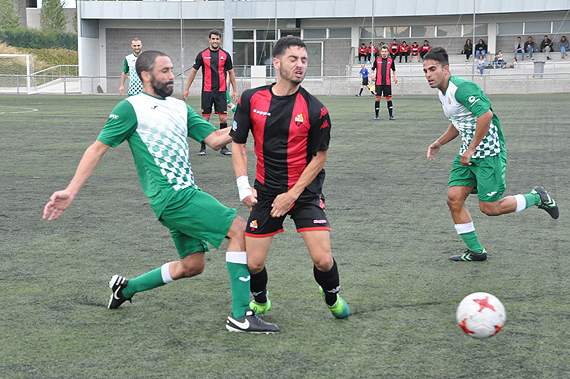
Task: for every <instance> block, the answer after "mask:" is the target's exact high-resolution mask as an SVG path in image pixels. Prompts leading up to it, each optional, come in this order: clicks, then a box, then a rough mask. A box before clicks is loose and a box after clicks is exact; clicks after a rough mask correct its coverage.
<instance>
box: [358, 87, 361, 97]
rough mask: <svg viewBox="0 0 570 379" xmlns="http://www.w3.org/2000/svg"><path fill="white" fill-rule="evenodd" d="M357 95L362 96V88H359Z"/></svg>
mask: <svg viewBox="0 0 570 379" xmlns="http://www.w3.org/2000/svg"><path fill="white" fill-rule="evenodd" d="M358 94H359V95H362V87H360V92H359V93H358Z"/></svg>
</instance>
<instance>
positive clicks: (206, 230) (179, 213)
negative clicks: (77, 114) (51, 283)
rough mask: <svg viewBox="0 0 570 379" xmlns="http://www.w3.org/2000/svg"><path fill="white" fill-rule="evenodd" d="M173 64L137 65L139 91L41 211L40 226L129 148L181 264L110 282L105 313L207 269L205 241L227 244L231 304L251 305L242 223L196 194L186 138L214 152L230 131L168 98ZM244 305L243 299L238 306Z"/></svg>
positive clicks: (243, 316) (241, 313) (258, 327)
mask: <svg viewBox="0 0 570 379" xmlns="http://www.w3.org/2000/svg"><path fill="white" fill-rule="evenodd" d="M172 68H173V66H172V62H171V61H170V58H168V57H167V56H166V55H165V54H163V53H160V52H158V51H146V52H144V53H142V54H141V55H140V56H139V57H138V59H137V63H136V70H137V74H138V75H139V77H140V78H141V80H142V83H143V92H142V93H140V94H138V95H135V96H130V97H128V98H127V99H126V100H123V101H121V102H120V103H119V104H118V105H117V106H116V107H115V109H113V111H112V113H111V115H110V116H109V119H108V121H107V123H106V124H105V127H104V128H103V130H102V131H101V133H100V134H99V137H98V138H97V141H95V142H94V143H93V144H92V145H91V146H90V147H89V148H88V149H87V150H86V151H85V154H84V155H83V158H82V159H81V162H80V163H79V166H78V168H77V171H76V173H75V176H74V177H73V179H72V180H71V182H70V184H69V185H68V186H67V188H66V189H65V190H63V191H57V192H55V193H54V194H53V195H52V196H51V198H50V201H49V202H48V203H47V204H46V206H45V208H44V215H43V217H44V219H46V218H47V219H49V220H55V219H57V218H58V217H59V216H60V215H61V213H62V212H63V211H64V210H65V209H67V207H69V205H70V204H71V203H72V202H73V200H74V199H75V196H76V195H77V193H78V192H79V190H80V189H81V187H82V186H83V185H84V184H85V182H86V181H87V180H88V179H89V177H90V176H91V174H92V173H93V171H94V170H95V168H96V167H97V165H98V164H99V162H100V160H101V158H102V157H103V155H104V154H105V152H106V151H107V150H108V149H109V147H116V146H118V145H119V144H120V143H122V142H123V141H125V140H126V141H127V142H128V144H129V146H130V148H131V151H132V153H133V157H134V161H135V166H136V169H137V172H138V175H139V179H140V182H141V185H142V188H143V191H144V193H145V195H147V196H148V197H149V202H150V205H151V207H152V209H153V211H154V213H155V215H156V217H157V218H158V220H159V221H160V222H161V223H162V224H163V225H164V226H166V227H167V228H169V229H170V233H171V235H172V238H173V240H174V244H175V246H176V249H177V250H178V254H179V256H180V260H177V261H172V262H169V263H166V264H164V265H163V266H162V267H159V268H157V269H155V270H152V271H150V272H148V273H146V274H143V275H141V276H139V277H136V278H134V279H131V280H128V279H126V278H124V277H122V276H120V275H114V276H113V277H112V278H111V281H110V282H109V287H110V288H111V291H112V294H111V298H110V300H109V304H108V307H109V308H111V309H115V308H118V307H119V306H121V304H123V303H124V302H125V301H127V300H129V301H130V300H131V298H132V297H133V296H134V295H135V294H136V293H137V292H142V291H146V290H150V289H153V288H156V287H160V286H162V285H164V284H167V283H170V282H172V281H174V280H177V279H181V278H186V277H192V276H195V275H198V274H200V273H201V272H202V271H203V269H204V265H205V253H206V252H207V251H209V248H208V245H207V242H209V243H210V244H212V245H213V246H215V247H216V248H218V247H219V246H220V244H221V243H222V241H223V240H224V238H228V239H229V242H228V251H227V253H226V261H227V266H228V272H229V273H230V280H231V287H232V298H233V299H234V302H236V299H239V303H240V304H241V303H242V302H243V301H246V302H248V301H249V290H250V288H249V287H250V283H249V278H250V276H249V271H248V269H247V256H246V252H245V237H244V232H245V226H246V225H245V221H244V220H243V219H242V218H241V217H239V216H237V211H236V210H235V209H232V208H228V207H225V206H224V205H222V204H221V203H220V202H219V201H218V200H216V199H215V198H214V197H212V196H211V195H209V194H207V193H205V192H202V191H201V190H200V189H199V188H198V186H197V185H196V184H195V182H194V174H193V172H192V169H191V167H190V163H189V160H188V157H189V150H188V137H190V138H192V139H194V140H196V141H198V142H204V143H206V144H207V145H209V146H210V147H212V148H213V149H215V150H218V149H220V148H221V147H223V146H225V145H226V144H227V143H229V142H230V141H231V137H230V136H229V131H230V128H226V129H221V130H216V128H214V126H213V125H211V124H210V123H208V122H207V121H205V120H204V119H203V118H202V117H200V116H198V115H197V114H196V112H194V111H193V110H192V108H190V107H189V106H188V105H186V103H184V102H183V101H181V100H178V99H175V98H173V97H170V95H171V94H172V91H173V84H174V74H173V72H172ZM242 298H243V299H245V300H243V299H242ZM232 314H233V318H234V319H236V320H238V321H239V322H241V323H242V324H246V325H247V327H246V328H244V330H243V331H245V332H253V333H273V332H278V331H279V329H278V328H277V327H276V326H275V325H273V324H270V323H267V322H265V321H263V320H261V319H260V318H258V317H257V316H255V314H253V312H252V311H251V310H247V309H246V310H244V309H241V308H240V309H237V310H236V309H234V310H232Z"/></svg>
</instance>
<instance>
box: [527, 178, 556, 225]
mask: <svg viewBox="0 0 570 379" xmlns="http://www.w3.org/2000/svg"><path fill="white" fill-rule="evenodd" d="M530 193H536V194H538V196H540V204H538V208H540V209H544V210H545V211H546V212H548V214H549V215H550V217H552V218H553V219H557V218H558V215H559V212H558V205H556V202H555V201H554V199H553V198H551V197H550V195H549V194H548V193H547V192H546V190H545V189H544V188H542V187H540V186H539V187H534V189H533V190H532V191H530Z"/></svg>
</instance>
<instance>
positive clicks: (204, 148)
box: [200, 142, 206, 150]
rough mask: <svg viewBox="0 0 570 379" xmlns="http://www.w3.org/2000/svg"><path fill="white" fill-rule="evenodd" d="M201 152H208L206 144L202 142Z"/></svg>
mask: <svg viewBox="0 0 570 379" xmlns="http://www.w3.org/2000/svg"><path fill="white" fill-rule="evenodd" d="M200 150H206V144H205V143H204V142H202V145H201V146H200Z"/></svg>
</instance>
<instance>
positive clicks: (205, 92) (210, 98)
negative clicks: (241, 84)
mask: <svg viewBox="0 0 570 379" xmlns="http://www.w3.org/2000/svg"><path fill="white" fill-rule="evenodd" d="M221 35H222V34H221V32H220V31H219V30H217V29H212V30H210V33H209V35H208V40H209V42H210V46H209V47H208V48H207V49H204V50H202V51H201V52H199V53H198V55H197V56H196V60H195V61H194V66H192V70H191V71H190V75H189V76H188V83H187V84H186V89H185V90H184V93H183V94H182V98H183V99H184V100H186V99H187V98H188V93H189V92H190V86H191V85H192V83H193V82H194V79H195V78H196V74H197V73H198V70H199V69H200V67H201V68H202V76H203V80H202V117H203V118H204V119H205V120H206V121H210V115H211V114H212V105H213V106H214V111H215V112H216V113H217V114H218V116H219V117H220V129H223V128H227V127H228V108H227V98H226V91H227V90H229V88H228V84H229V83H228V82H227V80H226V77H227V76H229V78H230V82H231V84H232V88H233V94H232V97H233V98H234V100H237V99H238V94H237V86H236V77H235V74H234V70H233V65H232V57H231V56H230V55H229V54H228V52H227V51H225V50H223V49H220V42H221ZM226 74H228V75H227V76H226ZM220 153H221V154H222V155H232V153H231V152H230V151H229V150H228V149H227V148H226V147H225V146H224V147H223V148H221V149H220ZM199 155H206V145H205V144H204V143H202V146H201V148H200V153H199Z"/></svg>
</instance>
